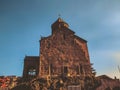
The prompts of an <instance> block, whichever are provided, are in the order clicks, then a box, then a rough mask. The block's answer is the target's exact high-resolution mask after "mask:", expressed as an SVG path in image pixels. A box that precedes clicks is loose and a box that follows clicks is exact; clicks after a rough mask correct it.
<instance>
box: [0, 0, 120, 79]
mask: <svg viewBox="0 0 120 90" xmlns="http://www.w3.org/2000/svg"><path fill="white" fill-rule="evenodd" d="M58 14H61V17H62V18H63V19H64V20H65V21H66V22H67V23H68V24H69V26H70V28H71V29H72V30H73V31H75V32H76V35H78V36H80V37H82V38H84V39H86V40H87V41H88V49H89V54H90V59H91V62H92V63H94V65H93V67H94V68H95V69H96V71H97V75H101V74H106V75H108V76H111V77H114V76H115V75H116V76H117V77H119V78H120V73H119V72H118V68H117V66H118V65H120V40H119V39H120V0H0V75H17V76H21V75H22V70H23V60H24V57H25V55H28V56H29V55H30V56H31V55H32V56H38V55H39V40H40V36H48V35H50V34H51V24H52V23H53V22H54V21H55V20H56V19H57V18H58Z"/></svg>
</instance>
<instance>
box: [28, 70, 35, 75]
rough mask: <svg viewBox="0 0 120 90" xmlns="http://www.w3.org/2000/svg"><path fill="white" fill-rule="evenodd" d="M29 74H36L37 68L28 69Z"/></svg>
mask: <svg viewBox="0 0 120 90" xmlns="http://www.w3.org/2000/svg"><path fill="white" fill-rule="evenodd" d="M28 75H30V76H35V75H36V69H35V68H30V69H29V70H28Z"/></svg>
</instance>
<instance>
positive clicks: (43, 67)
mask: <svg viewBox="0 0 120 90" xmlns="http://www.w3.org/2000/svg"><path fill="white" fill-rule="evenodd" d="M51 29H52V33H51V35H50V36H48V37H42V38H41V39H40V55H39V56H25V59H24V69H23V77H30V76H33V77H40V78H47V77H51V78H52V77H57V76H60V75H62V76H68V77H74V76H77V77H86V76H88V77H91V76H93V75H94V74H93V72H92V67H91V63H90V58H89V53H88V48H87V41H86V40H84V39H83V38H81V37H79V36H77V35H75V32H74V31H72V30H71V29H70V28H69V25H68V24H67V23H66V22H65V21H63V20H62V19H61V18H58V19H57V20H56V21H55V22H54V23H53V24H52V25H51Z"/></svg>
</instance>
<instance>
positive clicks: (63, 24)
mask: <svg viewBox="0 0 120 90" xmlns="http://www.w3.org/2000/svg"><path fill="white" fill-rule="evenodd" d="M51 27H52V29H54V28H56V27H57V28H61V27H67V28H68V27H69V25H68V24H67V23H66V22H65V21H63V20H62V19H61V18H60V17H59V18H58V19H57V20H56V21H55V22H54V23H53V24H52V26H51Z"/></svg>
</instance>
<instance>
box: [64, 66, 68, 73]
mask: <svg viewBox="0 0 120 90" xmlns="http://www.w3.org/2000/svg"><path fill="white" fill-rule="evenodd" d="M64 73H66V74H67V73H68V67H67V66H64Z"/></svg>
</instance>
